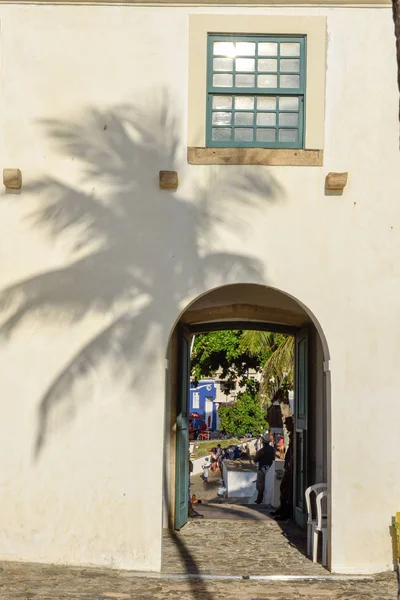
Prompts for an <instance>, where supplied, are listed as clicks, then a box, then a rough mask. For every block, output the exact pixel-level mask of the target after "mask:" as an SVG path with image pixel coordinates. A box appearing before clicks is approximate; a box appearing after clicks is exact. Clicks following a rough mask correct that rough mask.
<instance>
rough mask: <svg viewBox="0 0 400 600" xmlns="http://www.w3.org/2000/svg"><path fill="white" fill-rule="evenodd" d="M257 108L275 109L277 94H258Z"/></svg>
mask: <svg viewBox="0 0 400 600" xmlns="http://www.w3.org/2000/svg"><path fill="white" fill-rule="evenodd" d="M257 108H258V110H275V108H276V96H264V97H263V96H258V97H257Z"/></svg>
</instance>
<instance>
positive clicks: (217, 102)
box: [212, 96, 232, 109]
mask: <svg viewBox="0 0 400 600" xmlns="http://www.w3.org/2000/svg"><path fill="white" fill-rule="evenodd" d="M212 107H213V108H219V109H220V108H232V96H213V100H212Z"/></svg>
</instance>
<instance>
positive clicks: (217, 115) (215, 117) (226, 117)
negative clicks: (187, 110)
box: [212, 112, 287, 125]
mask: <svg viewBox="0 0 400 600" xmlns="http://www.w3.org/2000/svg"><path fill="white" fill-rule="evenodd" d="M231 121H232V113H230V112H214V113H213V114H212V124H213V125H230V124H231ZM286 125H287V123H286Z"/></svg>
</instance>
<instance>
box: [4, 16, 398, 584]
mask: <svg viewBox="0 0 400 600" xmlns="http://www.w3.org/2000/svg"><path fill="white" fill-rule="evenodd" d="M283 11H284V9H283V8H279V7H277V8H267V7H265V8H252V9H246V8H242V7H236V8H231V9H229V8H215V9H211V8H207V9H204V10H202V9H195V8H187V7H181V8H178V7H177V8H174V7H169V8H157V7H149V8H138V7H129V6H126V7H118V6H112V7H111V6H109V7H107V6H103V7H101V6H97V7H96V6H92V7H89V6H79V7H78V6H77V7H75V6H56V7H51V6H33V5H32V6H29V5H24V6H18V5H17V4H15V5H4V4H2V5H0V21H1V47H0V56H1V70H0V73H1V81H0V86H1V87H0V156H1V157H2V167H1V168H4V167H16V168H20V169H21V170H22V174H23V182H24V183H23V188H22V191H21V193H20V194H4V193H2V195H1V199H0V203H1V209H0V210H1V215H2V221H1V222H2V235H1V245H0V261H1V263H0V267H1V268H0V285H1V289H3V290H7V291H6V292H4V293H3V299H4V304H3V307H4V311H5V312H4V313H3V317H2V318H3V323H4V325H3V328H2V330H1V333H2V335H1V340H0V342H1V343H0V350H1V369H0V396H1V403H0V406H1V409H0V410H1V413H0V456H1V466H0V490H1V492H0V493H1V506H2V510H1V520H2V522H1V528H0V549H1V552H0V558H2V559H4V558H8V559H18V560H35V561H49V562H63V563H72V564H96V565H111V566H117V567H122V568H135V569H147V570H157V569H159V568H160V560H161V523H162V492H163V478H164V477H163V473H164V471H165V468H166V465H165V462H166V460H167V458H165V455H164V451H163V431H164V400H165V397H164V396H165V368H166V366H167V367H168V364H167V365H166V363H165V355H166V347H167V342H168V337H169V335H170V332H171V329H172V326H173V324H174V322H175V320H176V319H177V317H178V315H179V313H180V311H181V310H183V309H184V307H185V306H186V305H187V304H188V303H189V302H190V301H191V300H192V299H194V298H195V297H196V296H197V295H199V294H201V293H204V292H205V291H206V290H207V289H211V288H213V287H216V286H218V285H223V284H226V283H234V282H244V283H245V282H255V283H262V284H265V285H271V286H273V287H276V288H278V289H282V290H284V291H286V292H288V293H289V294H290V295H292V296H294V297H296V298H298V299H299V300H300V301H301V302H303V303H304V304H305V305H306V306H307V307H309V309H310V310H311V311H312V312H313V313H314V314H315V315H316V316H317V318H318V319H319V322H320V324H321V326H322V328H323V331H324V333H325V336H326V339H327V341H328V344H329V350H330V359H331V360H330V368H331V375H330V377H331V381H332V397H331V404H332V415H331V417H332V418H331V427H332V456H331V457H330V462H331V467H332V527H333V528H332V567H333V569H334V570H335V571H340V572H371V571H380V570H384V569H388V568H390V566H391V542H390V538H389V533H388V528H389V524H390V517H391V515H392V514H393V513H394V512H395V511H396V509H397V510H398V509H399V506H398V499H399V497H400V480H399V478H395V477H393V473H395V472H396V471H397V466H398V459H399V449H398V440H397V436H398V422H399V419H400V404H399V402H398V391H399V384H398V377H397V368H396V367H397V365H398V362H399V359H400V349H399V344H398V340H397V335H396V332H397V327H396V324H397V322H398V319H399V301H398V299H399V294H400V279H399V275H400V262H399V251H400V248H399V229H400V218H399V207H398V199H399V197H400V194H399V192H400V183H399V178H398V167H399V147H398V120H397V112H398V110H397V109H398V106H397V105H398V99H397V96H398V94H397V89H396V67H395V45H394V40H393V25H392V21H391V13H390V9H389V8H387V9H384V8H381V9H379V8H377V9H374V8H370V9H362V8H357V9H351V8H348V9H340V8H331V9H328V8H327V9H322V8H313V9H311V8H309V9H301V8H291V9H287V10H285V11H284V12H283ZM195 12H198V13H205V12H207V13H210V12H214V13H215V14H217V13H226V14H228V13H229V14H246V15H257V14H263V15H267V14H270V15H275V16H279V15H282V14H288V15H301V16H303V17H304V16H307V15H310V16H322V17H326V23H327V38H328V47H327V73H326V113H325V135H324V153H325V154H324V167H323V168H306V167H304V168H301V167H300V168H285V167H279V168H271V169H269V168H263V167H258V168H257V167H254V168H252V167H237V168H235V167H215V168H212V167H195V166H189V165H188V164H187V161H186V141H187V98H188V90H187V87H188V44H189V39H188V36H189V14H193V13H195ZM160 169H175V170H177V171H178V172H179V176H180V186H179V189H178V191H177V192H176V193H168V192H161V191H160V190H159V188H158V171H159V170H160ZM328 171H348V172H349V183H348V186H347V187H346V189H345V192H344V194H343V196H326V195H325V194H324V179H325V175H326V173H327V172H328ZM15 310H16V311H17V312H16V313H15V314H14V311H15ZM10 318H11V320H10ZM377 432H379V436H382V437H383V436H384V438H385V440H386V455H385V456H384V457H382V456H381V455H380V453H379V452H378V451H377V449H376V448H374V447H373V446H372V444H371V439H372V436H374V438H375V437H376V433H377ZM149 433H150V434H151V436H150V439H151V444H150V445H149V441H148V440H149ZM143 446H145V447H146V449H147V450H148V454H147V458H146V460H142V459H141V456H142V448H143ZM382 458H383V460H382ZM382 490H384V492H382ZM371 540H373V544H372V543H371Z"/></svg>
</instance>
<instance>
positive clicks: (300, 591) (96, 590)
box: [0, 563, 397, 600]
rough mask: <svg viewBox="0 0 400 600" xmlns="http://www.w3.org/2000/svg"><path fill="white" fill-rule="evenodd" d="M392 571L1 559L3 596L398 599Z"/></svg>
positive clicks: (40, 599) (35, 599)
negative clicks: (168, 569) (235, 573)
mask: <svg viewBox="0 0 400 600" xmlns="http://www.w3.org/2000/svg"><path fill="white" fill-rule="evenodd" d="M396 593H397V582H396V578H395V577H394V575H393V574H390V575H384V576H380V577H376V578H375V579H374V580H373V581H334V580H331V581H317V582H309V581H305V582H297V581H296V582H276V581H273V582H253V581H246V580H245V581H201V580H195V579H193V580H176V579H159V578H156V577H155V578H148V577H145V576H139V577H138V576H137V575H134V574H132V573H130V572H128V571H116V570H107V569H90V568H87V569H84V568H71V567H59V566H52V565H36V564H29V563H0V599H1V600H66V599H67V600H111V599H114V600H117V599H119V600H132V599H135V600H171V599H175V598H176V599H179V600H192V599H194V600H239V599H240V600H391V599H393V600H396Z"/></svg>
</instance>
